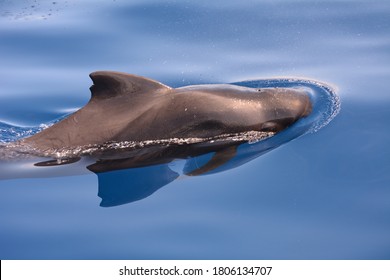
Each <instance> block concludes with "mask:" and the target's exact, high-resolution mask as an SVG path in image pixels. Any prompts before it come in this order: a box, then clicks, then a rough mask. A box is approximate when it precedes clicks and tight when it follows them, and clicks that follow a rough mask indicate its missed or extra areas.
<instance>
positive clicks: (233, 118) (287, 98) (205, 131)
mask: <svg viewBox="0 0 390 280" xmlns="http://www.w3.org/2000/svg"><path fill="white" fill-rule="evenodd" d="M178 92H179V93H180V94H182V95H181V96H182V98H180V100H181V102H182V103H183V104H181V107H185V112H183V113H182V114H181V118H182V123H183V122H185V123H186V124H188V125H187V126H186V130H187V131H189V130H190V129H191V128H192V129H193V130H194V132H193V133H192V134H193V135H201V136H204V137H208V136H212V135H216V134H225V133H238V132H245V131H264V132H275V133H276V132H279V131H281V130H283V129H285V128H287V127H289V126H290V125H292V124H293V123H295V122H296V121H297V120H299V119H301V118H304V117H307V116H308V115H309V114H310V113H311V111H312V103H311V100H310V97H309V94H308V93H307V92H306V91H304V90H303V89H299V88H296V89H293V88H258V89H256V88H248V87H242V86H236V85H201V86H189V87H184V88H180V89H178ZM177 103H178V102H177ZM174 107H176V108H179V107H180V106H178V104H175V106H174Z"/></svg>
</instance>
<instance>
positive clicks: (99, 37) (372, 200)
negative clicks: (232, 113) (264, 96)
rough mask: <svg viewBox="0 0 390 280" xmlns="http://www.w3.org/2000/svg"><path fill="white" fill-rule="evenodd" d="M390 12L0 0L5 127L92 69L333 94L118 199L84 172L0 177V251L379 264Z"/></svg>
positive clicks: (81, 92)
mask: <svg viewBox="0 0 390 280" xmlns="http://www.w3.org/2000/svg"><path fill="white" fill-rule="evenodd" d="M389 14H390V4H389V2H388V1H384V0H383V1H359V2H356V1H288V0H286V1H282V0H281V1H223V2H219V1H216V2H212V1H154V0H149V1H124V0H116V1H108V0H105V1H103V0H100V1H89V0H85V1H71V0H68V1H55V2H53V1H7V0H5V1H0V38H1V44H0V60H1V64H0V122H2V123H6V124H9V125H12V126H15V127H33V128H34V127H39V126H40V125H41V124H47V123H49V122H51V121H52V120H55V119H58V118H60V117H62V116H64V115H66V114H68V113H70V112H73V111H74V110H76V109H77V108H80V107H82V106H83V105H84V104H85V103H86V102H87V101H88V99H89V91H88V87H89V86H90V85H91V81H90V79H89V77H88V74H89V73H90V72H93V71H96V70H116V71H123V72H128V73H134V74H138V75H143V76H146V77H150V78H153V79H156V80H158V81H161V82H163V83H165V84H167V85H169V86H173V87H178V86H185V85H189V84H201V83H232V82H237V81H243V80H252V81H253V80H254V81H257V80H258V79H267V78H274V77H304V78H309V79H314V80H319V81H322V82H325V83H327V84H330V85H332V86H333V87H334V88H337V92H338V94H339V95H340V97H341V103H342V109H341V111H340V113H339V114H338V116H336V118H334V120H333V121H332V122H330V123H329V124H328V125H327V126H325V127H323V128H321V129H320V130H318V131H317V132H315V133H310V134H306V135H303V136H302V137H300V138H298V139H296V140H294V141H291V142H289V143H286V144H285V145H283V146H281V147H279V148H277V149H275V150H273V151H270V152H268V153H266V154H264V155H262V156H261V157H259V158H257V159H255V160H252V161H250V162H248V163H246V164H244V165H242V166H240V167H237V168H234V169H229V170H228V171H225V172H220V173H216V174H212V175H206V176H194V177H191V178H189V177H185V176H181V177H179V178H178V179H176V180H174V181H172V182H171V183H170V184H168V185H166V186H165V187H164V188H161V189H159V190H158V191H156V192H155V193H154V194H153V195H151V196H148V197H147V198H145V199H142V200H138V201H135V202H133V203H128V204H124V205H121V206H117V207H110V208H104V207H100V206H99V203H100V202H101V199H100V198H99V197H98V188H97V185H98V182H97V180H98V179H97V177H96V175H95V174H93V173H86V174H83V175H77V174H76V173H74V174H73V175H74V176H64V177H57V176H55V177H52V178H24V179H23V178H19V179H9V180H0V258H1V259H26V258H27V259H42V258H43V259H389V258H390V238H389V236H390V219H389V217H390V172H389V171H390V148H389V147H388V143H389V142H390V127H389V125H388V120H389V118H390V110H389V108H390V107H389V105H390V95H389V90H388V88H387V86H388V83H387V81H388V77H389V74H390V39H389V36H388V34H389V31H390V17H389ZM20 168H21V172H24V171H28V168H29V167H27V166H25V167H20ZM172 168H173V167H172ZM0 172H7V170H2V171H0ZM1 175H3V174H1Z"/></svg>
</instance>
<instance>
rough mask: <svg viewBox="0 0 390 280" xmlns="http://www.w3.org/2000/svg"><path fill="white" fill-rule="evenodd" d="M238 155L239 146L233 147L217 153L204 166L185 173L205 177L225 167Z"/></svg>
mask: <svg viewBox="0 0 390 280" xmlns="http://www.w3.org/2000/svg"><path fill="white" fill-rule="evenodd" d="M236 154H237V146H231V147H228V148H226V149H223V150H221V151H218V152H216V153H215V154H214V155H213V157H212V158H211V159H210V160H209V161H208V162H207V163H206V164H204V165H202V166H200V167H198V168H196V169H194V170H192V171H190V172H187V173H185V174H186V175H188V176H198V175H204V174H205V173H207V172H210V171H212V170H214V169H216V168H218V167H219V166H222V165H224V164H225V163H227V162H228V161H229V160H231V159H232V158H233V157H235V156H236Z"/></svg>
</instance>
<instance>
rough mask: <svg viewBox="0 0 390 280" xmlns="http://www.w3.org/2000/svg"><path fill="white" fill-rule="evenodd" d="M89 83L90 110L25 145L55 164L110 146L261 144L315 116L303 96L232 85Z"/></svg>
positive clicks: (121, 79) (113, 76)
mask: <svg viewBox="0 0 390 280" xmlns="http://www.w3.org/2000/svg"><path fill="white" fill-rule="evenodd" d="M90 77H91V79H92V80H93V82H94V84H93V86H91V88H90V90H91V93H92V96H91V99H90V101H89V102H88V104H86V106H84V107H83V108H81V109H80V110H78V111H77V112H75V113H73V114H71V115H70V116H68V117H67V118H66V119H64V120H62V121H61V122H59V123H56V124H54V125H53V126H51V127H49V128H47V129H45V130H43V131H41V132H39V133H37V134H35V135H33V136H31V137H28V138H25V139H22V140H21V141H20V142H19V144H20V145H25V146H28V147H31V148H32V149H34V150H35V151H36V152H40V153H41V154H43V155H50V156H56V155H58V154H59V152H63V153H64V154H66V152H68V153H72V152H73V153H76V154H77V153H80V151H82V150H84V151H85V150H86V148H88V147H96V146H101V145H106V144H108V143H123V142H132V143H140V142H141V143H145V142H146V141H161V142H164V141H165V142H167V141H168V142H169V139H184V140H183V141H184V142H185V143H188V144H191V143H194V142H195V143H199V142H205V140H206V141H210V140H213V139H214V138H215V139H221V138H226V137H229V136H232V135H237V134H242V133H246V132H250V131H254V132H258V133H259V135H260V137H261V135H265V136H269V133H272V134H273V133H277V132H279V131H281V130H283V129H284V128H286V127H288V126H290V125H291V124H293V123H294V122H296V121H297V120H299V119H300V118H302V117H305V116H307V115H309V114H310V112H311V108H312V106H311V101H310V98H309V96H308V94H307V93H306V92H305V91H303V90H300V89H291V88H264V89H254V88H248V87H243V86H237V85H228V84H223V85H197V86H186V87H181V88H176V89H175V88H171V87H168V86H166V85H163V84H161V83H159V82H156V81H153V80H150V79H147V78H143V77H139V76H135V75H129V74H124V73H118V72H108V71H100V72H94V73H92V74H90ZM261 133H263V134H261Z"/></svg>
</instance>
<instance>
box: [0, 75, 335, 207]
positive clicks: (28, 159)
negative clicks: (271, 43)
mask: <svg viewBox="0 0 390 280" xmlns="http://www.w3.org/2000/svg"><path fill="white" fill-rule="evenodd" d="M235 84H236V85H240V86H246V87H252V88H267V87H286V88H300V89H303V90H304V91H306V92H307V93H308V95H309V96H310V99H311V102H312V112H311V113H310V115H308V116H305V117H303V118H301V119H299V120H298V121H297V122H295V123H294V124H293V125H291V126H289V127H288V128H286V129H284V130H282V131H280V132H278V133H276V134H275V133H271V132H268V133H260V134H259V133H257V134H256V132H253V131H248V132H246V133H240V134H231V135H222V136H220V137H216V138H213V139H206V140H204V141H196V142H194V143H189V142H188V141H184V142H183V141H176V142H175V141H172V140H171V141H168V142H167V141H155V142H151V143H147V144H146V143H143V144H142V145H123V143H122V146H121V145H120V143H111V144H109V146H106V147H105V148H104V149H102V148H101V147H100V149H99V150H98V151H96V150H94V153H93V154H91V155H85V154H83V155H81V156H75V157H64V158H61V157H60V158H47V157H42V156H32V155H31V154H29V153H28V152H26V151H16V152H15V150H13V151H12V153H17V155H16V156H14V154H12V153H11V152H10V151H9V149H8V148H7V145H5V146H4V147H3V152H1V150H0V155H1V157H0V170H1V171H2V172H1V173H0V179H14V178H29V177H52V176H67V175H78V174H83V173H87V172H89V171H91V172H93V173H95V174H96V175H97V176H98V188H99V191H98V195H99V197H101V198H102V202H101V204H100V205H101V206H103V207H110V206H117V205H122V204H126V203H131V202H134V201H138V200H141V199H144V198H146V197H148V196H150V195H152V194H153V193H154V192H156V191H157V190H158V189H160V188H162V187H163V186H166V185H167V184H169V183H171V182H173V181H174V180H176V179H177V178H179V177H180V176H200V175H208V174H213V173H218V172H222V171H226V170H229V169H232V168H235V167H238V166H240V165H242V164H245V163H246V162H249V161H251V160H253V159H255V158H257V157H259V156H261V155H263V154H265V153H267V152H269V151H271V150H273V149H275V148H277V147H279V146H280V145H283V144H285V143H287V142H289V141H291V140H293V139H295V138H297V137H299V136H301V135H303V134H305V133H308V132H315V131H316V130H318V129H319V128H321V127H322V126H324V125H326V124H327V123H328V122H329V121H330V120H331V119H332V118H333V117H334V116H335V115H336V114H337V113H338V111H339V105H340V104H339V100H338V97H337V95H336V94H335V92H334V90H332V89H331V88H330V87H328V86H326V85H324V84H320V83H317V82H313V81H309V80H299V79H271V80H255V81H245V82H239V83H235ZM3 127H5V126H3ZM10 129H11V128H10ZM19 130H20V128H19ZM30 130H31V128H30ZM22 134H23V133H22ZM23 135H24V134H23ZM125 144H128V143H125Z"/></svg>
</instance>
